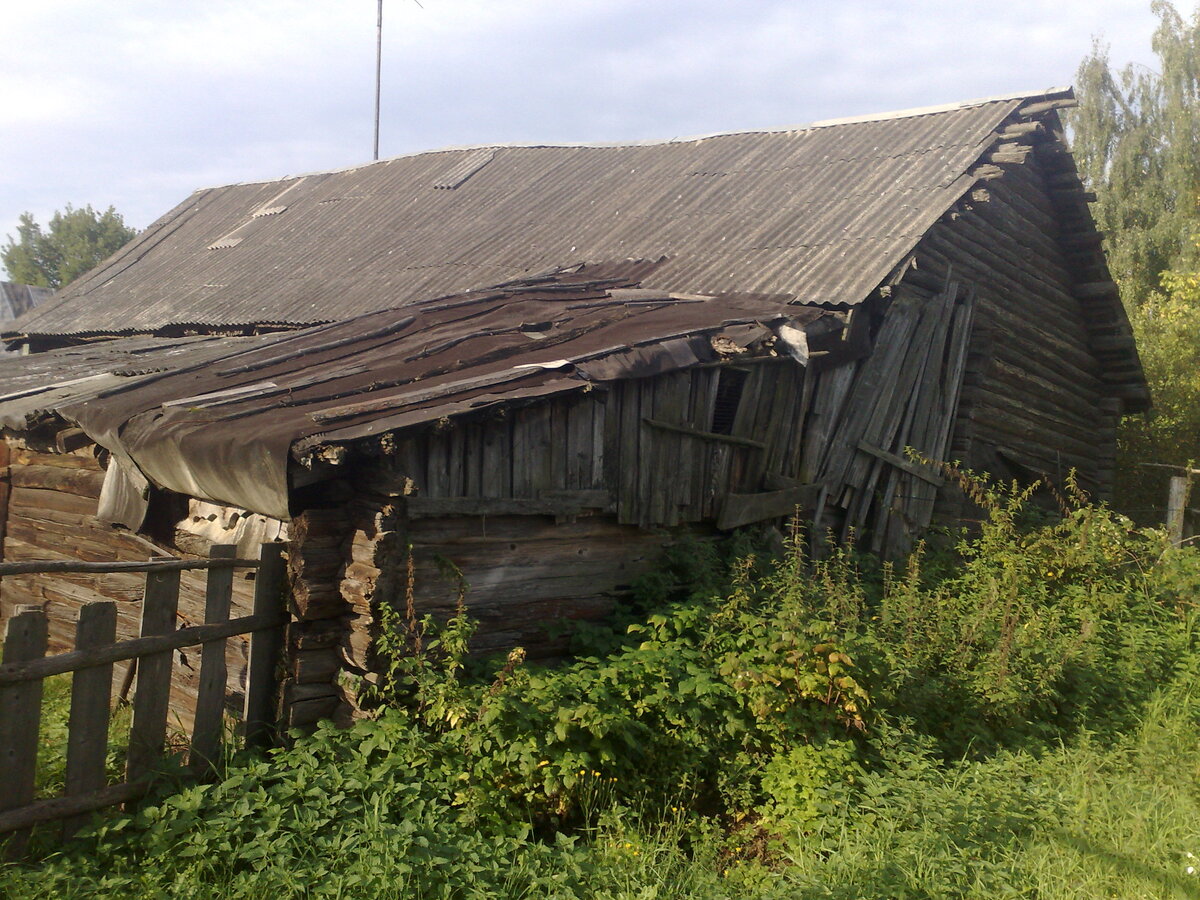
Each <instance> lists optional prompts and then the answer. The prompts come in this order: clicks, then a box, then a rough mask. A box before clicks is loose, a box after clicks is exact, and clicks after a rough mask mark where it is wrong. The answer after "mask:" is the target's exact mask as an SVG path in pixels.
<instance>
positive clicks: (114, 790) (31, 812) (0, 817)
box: [0, 781, 151, 834]
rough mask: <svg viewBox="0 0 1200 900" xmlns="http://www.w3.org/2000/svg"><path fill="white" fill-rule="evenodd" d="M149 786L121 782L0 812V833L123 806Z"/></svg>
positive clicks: (139, 795) (147, 789) (147, 783)
mask: <svg viewBox="0 0 1200 900" xmlns="http://www.w3.org/2000/svg"><path fill="white" fill-rule="evenodd" d="M150 787H151V785H150V783H149V782H146V781H143V782H139V783H138V784H129V783H127V782H122V783H121V784H114V785H111V786H110V787H106V788H101V789H100V790H98V791H95V792H94V793H91V794H83V795H80V796H75V797H55V798H54V799H52V800H39V801H38V802H37V803H34V804H31V805H28V806H22V807H21V808H19V809H14V810H12V811H11V812H0V834H7V833H9V832H12V831H20V830H21V829H23V828H29V827H31V826H33V825H39V824H41V823H42V822H56V821H58V820H59V819H66V818H71V817H74V816H78V815H81V814H83V813H87V812H92V811H94V810H97V809H104V807H106V806H115V805H116V804H118V803H127V802H129V801H130V800H137V799H138V798H139V797H143V796H145V794H146V792H147V791H149V790H150Z"/></svg>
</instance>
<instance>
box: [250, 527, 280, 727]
mask: <svg viewBox="0 0 1200 900" xmlns="http://www.w3.org/2000/svg"><path fill="white" fill-rule="evenodd" d="M285 583H286V566H285V560H284V558H283V544H277V543H273V544H263V545H262V549H261V551H260V555H259V561H258V572H257V574H256V575H255V578H254V615H256V616H276V617H281V618H282V616H281V612H282V609H283V589H284V585H285ZM282 642H283V625H282V623H281V624H280V625H278V626H277V627H275V628H265V629H263V630H262V631H256V632H254V633H253V634H251V635H250V659H249V667H248V672H247V674H246V703H245V707H244V710H243V712H244V715H243V719H244V721H245V723H246V746H247V747H256V746H257V747H262V746H268V745H270V743H271V741H272V740H273V738H274V730H275V725H276V722H277V719H278V715H277V712H276V689H275V688H276V678H275V668H276V666H277V665H278V664H279V651H280V644H282Z"/></svg>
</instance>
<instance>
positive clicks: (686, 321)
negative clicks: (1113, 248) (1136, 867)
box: [0, 91, 1148, 724]
mask: <svg viewBox="0 0 1200 900" xmlns="http://www.w3.org/2000/svg"><path fill="white" fill-rule="evenodd" d="M1071 103H1072V100H1071V95H1070V92H1069V91H1051V92H1045V93H1041V94H1037V95H1032V96H1026V95H1021V96H1013V97H1005V98H999V99H991V100H985V101H977V102H972V103H964V104H960V105H956V106H952V107H944V108H938V109H928V110H919V111H914V112H909V113H897V114H892V115H887V116H878V117H872V118H868V119H862V120H856V121H844V122H832V123H824V124H819V125H815V126H809V127H805V128H799V129H792V130H785V131H778V132H758V133H747V134H731V135H717V136H713V137H707V138H700V139H695V140H686V141H671V142H666V143H658V144H645V145H630V146H605V147H487V148H478V149H470V150H453V151H443V152H434V153H425V154H419V155H416V156H410V157H403V158H398V159H393V160H388V161H384V162H380V163H376V164H372V165H368V166H364V167H360V168H356V169H350V170H346V171H341V172H330V173H323V174H318V175H310V176H303V177H296V178H288V179H284V180H281V181H279V182H272V183H263V184H243V185H233V186H229V187H224V188H217V189H212V190H205V191H200V192H198V193H196V194H194V195H193V196H192V197H191V198H189V199H188V200H187V201H185V202H184V203H183V204H181V205H180V206H178V207H177V208H176V209H174V210H172V211H171V212H170V213H168V214H167V215H166V216H164V217H163V218H162V219H160V220H159V221H158V222H156V223H155V224H154V225H152V226H151V227H150V228H148V229H147V230H146V231H145V232H144V233H143V234H142V235H141V236H140V237H139V238H138V239H137V240H136V241H135V242H133V243H132V244H130V245H128V246H127V247H126V248H125V249H124V250H122V251H121V252H120V253H118V254H117V255H116V256H114V257H113V258H112V259H111V260H109V261H108V262H107V263H105V264H103V265H102V266H101V267H100V268H99V269H97V270H96V271H95V272H93V273H92V274H90V275H88V276H86V277H84V278H83V279H81V280H80V281H79V282H76V283H75V284H73V285H71V286H70V287H69V288H67V289H66V290H65V291H63V292H62V293H60V294H59V295H58V296H57V297H56V298H54V299H53V300H51V301H50V302H49V303H47V304H44V305H43V306H41V307H39V308H38V309H36V310H34V311H32V312H31V313H28V314H26V315H25V316H24V317H23V318H22V319H20V320H19V321H18V322H17V324H16V326H15V327H14V330H13V332H12V333H10V335H9V340H10V341H12V342H14V343H24V344H25V345H26V346H27V347H28V348H29V349H31V350H33V351H40V352H34V353H31V354H30V355H28V356H25V357H23V358H21V359H19V360H6V361H4V362H0V384H2V385H3V387H2V389H0V425H2V426H3V428H4V443H3V444H0V454H4V455H3V456H2V457H0V466H4V467H5V468H3V469H0V471H3V472H5V473H6V477H5V478H4V479H3V481H0V537H2V542H0V546H2V547H3V554H4V556H3V558H4V559H6V560H19V559H29V558H46V557H80V558H84V559H99V558H106V559H111V558H114V557H115V558H120V559H133V558H144V557H145V556H146V555H147V553H163V552H170V553H176V554H185V555H202V554H204V553H205V552H206V550H207V548H208V547H209V546H210V545H211V544H212V543H213V542H215V541H230V540H232V541H234V542H238V541H240V542H242V543H249V542H253V541H257V540H260V539H262V538H264V536H265V537H266V538H267V539H280V540H286V541H288V555H289V565H290V570H291V579H292V585H291V598H290V613H291V625H290V627H289V637H288V670H289V678H290V681H289V683H288V684H287V686H286V689H285V692H284V703H285V713H284V716H285V720H286V722H287V723H289V724H303V723H306V722H311V721H313V720H314V719H316V718H318V717H321V716H327V715H331V714H334V713H335V712H336V711H338V710H339V709H341V710H346V709H348V708H350V707H352V705H353V702H354V697H353V693H352V691H348V690H347V689H346V681H347V679H345V678H344V677H342V674H343V673H351V674H355V673H357V674H361V673H364V672H366V671H368V670H369V668H370V666H371V640H372V634H373V629H375V628H376V627H377V623H378V619H379V616H380V614H381V610H385V609H394V608H396V607H397V606H399V607H400V608H403V606H404V604H405V602H406V599H407V597H408V595H409V593H410V592H411V595H412V599H413V601H414V603H415V606H416V609H417V611H418V613H424V612H434V613H439V612H440V613H445V612H446V611H447V610H449V609H451V608H453V606H454V604H455V603H456V602H457V600H458V598H459V595H460V592H465V594H464V599H465V602H466V604H467V605H468V607H469V608H470V609H471V611H472V613H473V614H474V615H475V616H476V617H477V618H478V619H479V620H480V622H481V629H480V633H479V635H478V640H479V645H480V648H481V649H483V650H499V649H503V648H507V647H510V646H513V645H515V644H520V645H522V646H524V647H526V648H527V650H528V651H529V653H530V655H531V656H534V657H537V656H549V655H554V654H555V653H558V652H560V651H561V646H562V645H561V642H560V639H556V638H553V637H552V636H551V631H550V629H549V627H548V626H551V625H554V624H556V623H558V622H560V621H561V620H563V619H580V618H584V619H588V618H592V619H594V618H598V617H601V616H603V615H605V614H606V612H607V611H608V610H609V609H610V608H611V605H612V602H613V599H614V597H616V596H619V595H620V594H621V592H622V591H625V590H627V589H628V587H629V585H630V583H631V581H632V580H633V579H634V578H635V577H636V576H637V575H638V574H639V573H640V572H642V571H644V570H645V569H646V568H647V567H648V566H650V565H652V564H653V561H654V559H655V556H656V554H657V553H658V551H659V548H660V547H661V546H662V544H663V543H664V542H665V541H670V540H673V539H675V538H676V537H677V536H678V535H680V534H685V533H690V534H697V535H711V534H714V533H717V532H719V531H720V530H723V529H731V528H735V527H738V526H741V525H751V524H756V523H772V522H775V523H777V522H780V521H781V520H782V519H783V518H784V517H786V516H788V515H790V514H792V513H793V512H794V511H795V510H797V509H800V510H801V511H802V513H803V515H804V516H805V517H806V518H807V519H808V520H809V521H810V523H811V528H812V533H813V534H818V535H819V534H822V533H825V531H826V530H832V531H833V532H834V533H846V532H848V531H849V530H850V529H855V530H856V532H857V533H858V534H859V535H860V540H861V541H862V542H864V543H866V545H867V546H869V547H871V548H874V549H876V550H878V551H880V552H883V553H889V554H895V553H899V552H902V551H904V550H905V549H907V548H908V547H909V546H910V545H911V542H912V540H913V539H914V537H915V536H916V535H918V534H919V533H920V532H921V530H922V529H923V528H924V527H925V526H926V525H927V524H928V523H929V522H930V521H931V520H932V519H933V518H934V517H935V516H937V517H944V518H946V519H954V518H955V517H958V516H962V515H964V514H966V513H967V512H968V509H967V506H966V504H967V501H966V500H965V499H964V498H963V497H962V496H961V495H960V494H959V493H958V492H957V490H956V488H955V487H954V485H953V484H949V483H947V482H946V481H944V480H943V479H942V477H941V475H940V474H939V469H938V467H937V466H936V465H935V463H937V462H939V461H946V460H960V461H962V462H963V463H964V464H965V465H967V466H969V467H971V468H973V469H976V470H979V471H988V472H991V473H993V474H995V475H998V476H1001V477H1019V478H1025V479H1029V478H1035V477H1041V476H1043V475H1049V476H1050V477H1052V478H1055V479H1062V478H1064V477H1065V476H1066V475H1067V474H1068V472H1069V471H1071V470H1073V471H1074V472H1075V473H1076V475H1077V477H1078V480H1079V483H1080V484H1081V485H1082V486H1083V487H1084V489H1086V490H1088V491H1090V492H1092V493H1093V494H1094V495H1096V496H1098V497H1102V498H1103V497H1105V496H1106V495H1107V493H1108V491H1109V488H1110V485H1111V480H1112V472H1113V463H1114V452H1115V432H1116V427H1117V423H1118V421H1119V420H1120V417H1121V416H1122V415H1123V414H1125V413H1127V412H1130V411H1137V410H1142V409H1144V408H1146V406H1147V404H1148V394H1147V391H1146V386H1145V382H1144V379H1143V376H1142V373H1141V368H1140V364H1139V362H1138V358H1137V354H1136V350H1135V348H1134V346H1133V340H1132V337H1131V334H1130V330H1129V325H1128V322H1127V320H1126V318H1125V315H1124V312H1123V310H1122V307H1121V305H1120V302H1119V300H1118V297H1117V293H1116V288H1115V286H1114V285H1113V284H1112V282H1111V280H1110V278H1109V275H1108V271H1107V267H1106V264H1105V261H1104V256H1103V253H1102V251H1101V238H1100V235H1099V234H1098V233H1097V232H1096V230H1095V227H1094V224H1093V220H1092V218H1091V215H1090V213H1089V209H1088V202H1089V198H1088V196H1087V195H1086V194H1085V192H1084V190H1083V186H1082V185H1081V183H1080V180H1079V177H1078V175H1077V173H1076V170H1075V166H1074V163H1073V161H1072V158H1071V155H1070V153H1069V151H1068V149H1067V146H1066V144H1065V142H1064V137H1063V131H1062V125H1061V122H1060V120H1059V115H1058V112H1057V111H1058V110H1059V109H1060V108H1062V107H1064V106H1068V105H1071ZM910 448H911V450H913V451H916V455H912V454H910V453H909V450H910ZM446 563H449V564H450V565H446ZM132 590H133V587H132V583H130V584H126V583H122V582H120V581H119V579H117V578H116V577H115V576H105V577H103V578H100V577H86V576H64V577H62V578H55V579H48V578H44V577H43V578H39V579H37V580H34V579H32V578H27V577H6V578H4V579H3V581H2V582H0V599H2V601H3V607H4V609H5V610H9V609H11V608H12V607H13V606H15V605H16V604H20V603H29V602H41V603H47V604H49V605H50V608H51V609H52V610H53V611H55V612H56V613H57V614H59V615H60V617H61V618H62V619H63V620H66V619H67V618H69V616H70V614H71V613H72V611H73V609H74V608H75V607H76V606H78V604H80V603H83V602H86V601H87V600H88V599H90V598H93V597H97V596H105V597H116V598H118V599H124V600H128V601H129V604H128V605H129V608H130V611H131V615H133V614H134V610H135V608H136V600H137V597H136V596H134V595H133V593H132ZM244 595H245V591H244V590H243V600H244ZM200 610H201V607H200V605H199V589H198V588H196V589H194V590H192V591H191V592H190V593H189V592H187V591H185V599H184V602H183V605H182V606H181V616H182V617H183V618H184V619H185V620H188V619H189V618H190V619H196V618H197V617H199V616H201V615H202V612H201V611H200ZM238 652H239V650H238V647H237V646H236V642H234V641H231V642H230V649H229V655H230V658H231V659H232V660H235V661H236V659H237V658H238ZM179 668H180V685H179V691H180V695H179V703H180V704H183V705H186V702H187V693H188V690H189V689H188V687H187V683H186V681H187V677H188V675H187V670H186V666H181V667H179ZM233 671H234V673H235V674H236V671H237V667H236V666H235V667H234V669H233Z"/></svg>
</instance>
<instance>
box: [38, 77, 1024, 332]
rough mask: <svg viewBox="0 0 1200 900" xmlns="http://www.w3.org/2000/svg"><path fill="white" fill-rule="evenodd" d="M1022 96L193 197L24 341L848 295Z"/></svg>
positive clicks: (362, 170)
mask: <svg viewBox="0 0 1200 900" xmlns="http://www.w3.org/2000/svg"><path fill="white" fill-rule="evenodd" d="M1024 99H1027V98H1005V99H999V100H989V101H980V102H977V103H975V104H966V105H962V106H958V107H954V108H950V109H944V108H943V109H941V110H938V111H925V112H918V113H914V114H905V115H896V116H892V117H884V118H875V119H870V120H864V121H857V122H841V123H831V124H827V125H822V126H810V127H807V128H799V129H794V130H787V131H778V132H752V133H743V134H727V135H716V136H711V137H705V138H697V139H690V140H678V141H668V142H663V143H658V144H637V145H617V146H571V147H563V146H557V147H556V146H530V147H500V146H498V147H482V148H466V149H461V150H445V151H435V152H430V153H422V154H417V155H414V156H406V157H401V158H397V159H391V160H385V161H382V162H378V163H374V164H371V165H366V166H361V167H358V168H354V169H349V170H345V171H339V172H326V173H318V174H313V175H304V176H298V177H292V178H285V179H281V180H279V181H274V182H264V183H255V184H236V185H230V186H227V187H221V188H212V189H207V190H202V191H198V192H197V193H195V194H193V195H192V196H191V197H189V198H188V199H187V200H185V201H184V202H183V203H181V204H180V205H179V206H177V207H176V208H175V209H173V210H172V211H171V212H169V213H167V214H166V215H165V216H163V217H162V218H161V219H159V220H158V221H157V222H155V223H154V224H153V225H151V226H150V227H149V228H147V229H146V231H144V232H143V233H142V234H141V235H140V236H139V237H138V238H137V239H136V240H135V241H134V242H132V243H131V244H129V245H127V246H126V247H125V248H124V249H123V250H122V251H121V252H119V253H118V254H117V255H116V256H115V257H113V258H112V259H111V260H109V261H108V262H107V263H106V264H104V265H102V266H100V267H98V268H97V269H96V270H94V271H93V272H91V273H90V274H89V275H87V276H85V277H83V278H81V279H79V280H78V281H76V282H75V283H73V284H71V285H70V286H68V287H67V288H66V289H64V290H63V291H62V292H60V294H59V295H58V296H57V297H56V298H55V299H54V300H53V301H51V302H50V303H48V304H45V305H44V306H43V307H41V308H40V309H38V310H36V311H35V312H33V313H31V314H29V315H27V316H26V317H24V319H22V321H21V322H20V323H19V327H20V328H21V329H22V330H23V331H24V332H25V333H28V334H79V333H122V332H131V331H151V330H154V329H157V328H161V327H164V326H168V325H202V326H230V327H233V326H242V325H250V324H272V323H273V324H289V323H290V324H304V323H315V322H323V321H333V320H337V319H344V318H348V317H351V316H354V315H359V314H362V313H364V312H368V311H371V310H378V309H383V308H390V307H395V306H399V305H403V304H405V303H408V302H410V301H411V300H412V299H413V298H417V297H423V296H424V297H427V296H431V295H437V294H448V293H452V292H457V291H463V290H468V289H474V288H478V287H481V286H483V285H488V284H495V283H497V282H501V281H504V280H507V279H511V278H516V277H520V276H522V275H526V274H528V273H530V272H536V271H543V270H545V269H546V268H548V267H550V266H554V265H561V264H562V263H564V262H567V261H588V260H606V259H619V258H627V257H641V258H658V257H661V256H665V257H667V259H666V262H665V263H664V264H663V265H662V266H661V267H659V268H658V269H657V270H656V271H655V272H654V273H653V275H652V277H651V279H650V280H649V281H647V286H648V287H652V288H656V289H661V290H667V291H686V292H693V293H704V294H715V293H722V292H727V291H734V290H737V291H751V292H760V293H772V294H789V295H791V296H793V297H795V298H797V299H798V300H799V301H800V302H803V303H813V304H833V305H849V304H855V303H858V302H860V301H861V300H862V299H863V298H864V297H865V296H867V294H868V293H869V292H870V291H871V290H872V289H873V288H874V287H875V286H876V285H878V284H879V283H880V282H881V281H882V280H883V279H884V278H885V277H886V276H887V274H888V272H889V271H890V270H891V268H892V267H893V266H895V265H896V264H897V263H898V262H899V260H900V259H901V258H902V256H903V254H904V253H906V252H907V251H908V250H910V249H911V248H912V247H913V246H914V245H915V243H916V242H917V239H918V238H919V237H920V235H921V234H922V233H923V232H924V231H925V230H926V229H927V228H928V227H929V226H930V225H931V224H932V223H933V222H934V221H935V220H936V218H937V217H938V216H939V215H940V214H941V213H942V212H944V211H945V210H946V209H947V208H948V207H949V206H950V205H951V204H952V203H953V202H954V201H955V200H957V199H958V197H959V196H961V194H962V193H963V191H964V190H965V189H966V188H967V187H968V186H969V184H970V182H971V179H970V176H968V175H967V174H966V173H967V172H968V170H969V169H970V168H971V166H972V165H973V164H974V163H976V162H977V161H978V160H979V158H980V156H981V154H982V152H983V151H984V150H985V149H986V148H987V146H988V145H989V144H990V143H991V141H992V139H993V137H994V130H995V129H996V128H997V127H998V125H999V124H1000V123H1001V122H1003V121H1004V120H1005V118H1006V117H1007V116H1009V115H1010V114H1011V113H1012V112H1013V111H1014V110H1016V109H1017V107H1018V106H1019V105H1020V104H1021V102H1022V101H1023V100H1024Z"/></svg>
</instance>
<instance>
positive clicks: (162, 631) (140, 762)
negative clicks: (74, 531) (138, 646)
mask: <svg viewBox="0 0 1200 900" xmlns="http://www.w3.org/2000/svg"><path fill="white" fill-rule="evenodd" d="M178 606H179V570H177V569H172V570H159V571H152V572H147V573H146V597H145V599H144V600H143V601H142V624H141V629H140V634H141V637H143V638H148V637H159V636H166V635H169V634H170V633H171V632H173V631H174V630H175V611H176V609H177V608H178ZM170 696H171V651H170V650H164V651H159V652H157V653H149V654H146V655H144V656H141V657H140V658H139V659H138V672H137V685H136V688H135V689H134V695H133V723H132V725H131V726H130V729H129V752H128V754H127V756H126V762H125V778H126V780H127V781H131V782H132V781H138V780H139V779H141V778H145V777H146V776H148V775H149V774H150V773H151V771H152V770H153V768H154V764H155V759H156V758H157V757H158V755H159V754H160V753H161V752H162V747H163V741H164V739H165V737H166V729H167V714H168V711H169V708H170Z"/></svg>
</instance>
